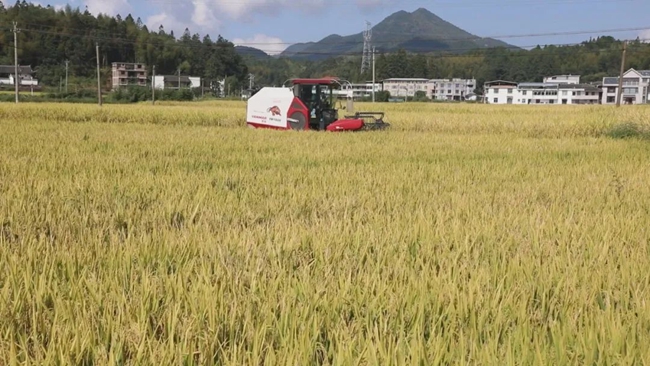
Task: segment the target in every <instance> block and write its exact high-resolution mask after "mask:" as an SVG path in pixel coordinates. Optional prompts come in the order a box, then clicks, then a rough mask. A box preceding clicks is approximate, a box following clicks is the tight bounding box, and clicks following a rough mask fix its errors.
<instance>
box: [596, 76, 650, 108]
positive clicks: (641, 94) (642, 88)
mask: <svg viewBox="0 0 650 366" xmlns="http://www.w3.org/2000/svg"><path fill="white" fill-rule="evenodd" d="M649 84H650V70H634V69H629V70H627V72H625V73H624V74H623V91H622V94H621V104H644V103H648V92H649V91H650V90H648V86H649ZM602 88H603V96H602V104H616V98H617V96H618V77H605V78H603V86H602Z"/></svg>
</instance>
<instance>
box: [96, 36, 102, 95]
mask: <svg viewBox="0 0 650 366" xmlns="http://www.w3.org/2000/svg"><path fill="white" fill-rule="evenodd" d="M95 52H96V53H97V102H98V103H99V106H100V107H101V106H102V77H101V74H100V72H99V43H98V42H95Z"/></svg>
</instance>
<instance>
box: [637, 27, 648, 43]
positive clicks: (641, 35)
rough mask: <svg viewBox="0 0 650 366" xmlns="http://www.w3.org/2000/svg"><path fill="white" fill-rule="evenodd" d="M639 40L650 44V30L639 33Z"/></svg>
mask: <svg viewBox="0 0 650 366" xmlns="http://www.w3.org/2000/svg"><path fill="white" fill-rule="evenodd" d="M639 39H640V40H641V42H646V43H650V29H646V30H642V31H641V32H639Z"/></svg>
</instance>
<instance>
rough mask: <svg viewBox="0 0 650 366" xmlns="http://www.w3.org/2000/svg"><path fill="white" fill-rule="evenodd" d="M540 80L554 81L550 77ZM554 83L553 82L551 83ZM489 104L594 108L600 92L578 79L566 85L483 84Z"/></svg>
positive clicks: (575, 78) (500, 82)
mask: <svg viewBox="0 0 650 366" xmlns="http://www.w3.org/2000/svg"><path fill="white" fill-rule="evenodd" d="M544 80H554V79H552V77H547V78H544ZM555 80H557V79H555ZM485 91H486V94H485V95H486V99H485V103H489V104H537V105H540V104H598V103H599V101H600V89H599V88H597V87H596V86H594V85H590V84H580V77H579V76H577V77H572V78H571V80H569V82H565V80H559V82H541V83H540V82H528V83H519V84H517V83H515V82H511V81H504V80H497V81H492V82H488V83H486V84H485Z"/></svg>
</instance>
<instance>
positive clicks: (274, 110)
mask: <svg viewBox="0 0 650 366" xmlns="http://www.w3.org/2000/svg"><path fill="white" fill-rule="evenodd" d="M266 111H267V112H271V115H273V116H281V115H282V113H281V112H280V108H279V107H278V106H277V105H274V106H273V107H271V108H269V109H267V110H266Z"/></svg>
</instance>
